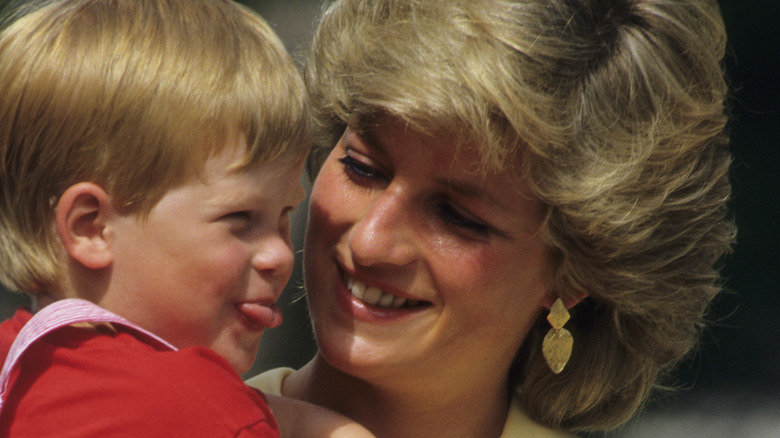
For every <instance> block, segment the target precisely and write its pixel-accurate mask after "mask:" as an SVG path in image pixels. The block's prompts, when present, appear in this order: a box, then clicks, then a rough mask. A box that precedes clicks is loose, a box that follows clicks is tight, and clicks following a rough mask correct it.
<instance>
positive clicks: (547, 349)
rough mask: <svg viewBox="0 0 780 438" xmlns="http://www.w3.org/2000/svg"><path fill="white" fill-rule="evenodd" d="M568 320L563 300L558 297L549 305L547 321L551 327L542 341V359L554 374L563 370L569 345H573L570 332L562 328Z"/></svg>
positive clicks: (569, 355)
mask: <svg viewBox="0 0 780 438" xmlns="http://www.w3.org/2000/svg"><path fill="white" fill-rule="evenodd" d="M568 320H569V312H567V311H566V306H564V305H563V301H561V299H560V298H558V299H557V300H555V303H553V305H552V307H550V314H549V315H548V316H547V321H549V322H550V325H551V326H552V328H551V329H550V331H549V332H547V335H546V336H545V337H544V341H542V354H543V355H544V360H545V361H547V366H549V367H550V370H551V371H552V372H553V373H555V374H558V373H560V372H561V371H563V367H565V366H566V362H568V361H569V357H571V347H572V346H573V345H574V338H573V337H572V336H571V333H569V331H568V330H566V329H565V328H563V325H564V324H566V321H568Z"/></svg>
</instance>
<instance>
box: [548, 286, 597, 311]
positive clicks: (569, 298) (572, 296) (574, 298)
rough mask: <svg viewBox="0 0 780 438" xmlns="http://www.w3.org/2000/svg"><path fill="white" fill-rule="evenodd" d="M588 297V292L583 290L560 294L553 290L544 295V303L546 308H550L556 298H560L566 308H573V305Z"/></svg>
mask: <svg viewBox="0 0 780 438" xmlns="http://www.w3.org/2000/svg"><path fill="white" fill-rule="evenodd" d="M587 297H588V294H586V293H585V292H582V291H578V290H577V291H573V292H571V293H568V294H566V295H558V294H555V293H553V292H550V293H548V294H547V295H545V296H544V300H543V301H542V305H543V306H544V308H545V309H547V310H550V308H551V307H552V305H553V304H554V303H555V300H557V299H558V298H560V299H561V301H563V306H564V307H566V309H567V310H568V309H571V308H572V307H574V306H576V305H577V304H579V302H580V301H582V300H584V299H585V298H587Z"/></svg>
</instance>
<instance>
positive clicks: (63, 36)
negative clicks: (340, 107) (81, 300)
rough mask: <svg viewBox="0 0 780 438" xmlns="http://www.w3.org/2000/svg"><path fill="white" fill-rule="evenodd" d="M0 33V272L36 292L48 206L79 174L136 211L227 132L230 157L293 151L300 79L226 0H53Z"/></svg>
mask: <svg viewBox="0 0 780 438" xmlns="http://www.w3.org/2000/svg"><path fill="white" fill-rule="evenodd" d="M8 21H9V24H8V25H7V26H6V27H5V28H4V29H3V31H2V34H0V90H2V98H0V121H2V122H0V196H1V197H2V198H0V266H1V268H0V282H2V283H4V284H5V285H6V286H8V287H9V288H11V289H14V290H18V291H27V292H37V291H40V290H42V289H44V288H46V287H48V286H50V285H52V284H54V283H55V281H56V277H57V275H58V271H59V269H60V265H61V263H62V260H61V250H60V246H61V245H60V243H59V239H58V238H57V236H56V233H54V232H53V226H52V224H53V218H54V214H55V212H54V206H55V205H56V201H57V199H58V198H59V196H60V195H61V194H62V193H63V192H64V191H65V190H66V189H67V188H68V187H69V186H71V185H73V184H75V183H77V182H80V181H91V182H95V183H97V184H99V185H101V186H102V187H103V188H104V189H106V190H107V191H108V193H109V194H111V195H112V198H113V199H114V200H115V201H116V203H117V204H118V205H117V207H120V208H125V209H128V211H137V212H140V213H142V214H145V213H148V211H149V210H150V209H151V208H152V207H153V206H154V205H155V204H156V203H157V201H159V199H160V198H161V197H162V196H163V195H164V194H165V193H166V192H167V191H168V190H170V189H171V188H173V187H174V186H175V185H176V184H179V183H182V182H183V181H184V180H186V179H187V178H190V177H192V176H194V175H196V174H197V173H198V172H199V171H200V170H201V169H202V166H203V164H204V163H205V162H206V160H207V159H208V157H209V156H211V155H212V154H214V153H217V152H219V151H220V149H221V148H223V147H225V145H226V140H227V138H228V136H230V135H234V134H236V133H239V134H242V135H244V136H246V140H247V144H248V148H247V151H246V154H245V156H244V158H243V161H242V162H240V163H236V169H237V170H240V169H242V168H244V167H246V166H252V165H255V164H258V163H263V162H268V161H271V160H273V159H275V158H277V157H279V156H281V155H282V154H284V153H285V151H288V150H298V151H300V152H299V153H301V154H305V153H306V151H307V150H308V147H309V146H310V142H311V138H310V136H311V124H310V118H309V114H308V104H307V100H306V93H305V91H304V87H303V80H302V79H301V77H300V74H299V72H298V70H297V67H296V66H295V64H294V63H293V62H292V59H291V58H290V56H289V55H288V54H287V52H286V51H285V49H284V47H283V45H282V43H281V41H279V39H278V38H277V36H276V35H275V34H274V33H273V31H272V30H271V28H270V27H269V26H268V25H267V23H265V21H263V20H262V19H261V18H260V17H259V16H257V15H256V14H255V13H253V12H251V11H250V10H249V9H247V8H245V7H243V6H240V5H238V4H236V3H233V2H231V1H227V0H61V1H45V2H37V3H35V4H32V5H27V6H25V7H23V9H20V11H19V12H17V13H16V14H15V15H14V16H12V17H11V19H9V20H8Z"/></svg>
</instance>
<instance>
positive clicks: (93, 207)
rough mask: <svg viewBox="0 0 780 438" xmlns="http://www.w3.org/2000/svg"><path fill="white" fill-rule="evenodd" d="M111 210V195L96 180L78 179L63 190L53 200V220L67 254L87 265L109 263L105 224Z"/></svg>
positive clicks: (101, 266) (97, 265) (110, 254)
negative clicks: (55, 215)
mask: <svg viewBox="0 0 780 438" xmlns="http://www.w3.org/2000/svg"><path fill="white" fill-rule="evenodd" d="M113 214H114V208H113V205H112V204H111V197H110V196H109V195H108V193H106V191H105V190H103V188H102V187H100V186H99V185H97V184H94V183H90V182H81V183H78V184H74V185H72V186H70V187H68V189H67V190H65V193H63V194H62V196H61V197H60V199H59V201H58V202H57V217H56V223H57V233H58V234H59V236H60V240H61V241H62V244H63V246H64V247H65V251H66V252H67V253H68V255H69V256H70V258H72V259H73V260H76V261H78V262H79V263H81V264H82V265H84V266H85V267H87V268H89V269H102V268H105V267H107V266H109V265H110V264H111V263H112V261H113V255H112V252H111V247H110V245H109V244H108V241H107V240H106V225H107V222H108V219H109V218H110V217H111V215H113Z"/></svg>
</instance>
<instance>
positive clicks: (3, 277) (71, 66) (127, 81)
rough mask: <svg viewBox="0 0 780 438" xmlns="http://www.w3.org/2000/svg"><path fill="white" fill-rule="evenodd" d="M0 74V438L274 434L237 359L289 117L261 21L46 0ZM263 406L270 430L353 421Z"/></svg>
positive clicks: (207, 1) (267, 272)
mask: <svg viewBox="0 0 780 438" xmlns="http://www.w3.org/2000/svg"><path fill="white" fill-rule="evenodd" d="M0 89H2V90H3V97H2V99H0V121H2V123H0V187H1V188H0V190H1V192H0V193H2V194H1V195H0V222H1V223H0V282H2V283H4V284H5V285H7V286H8V287H9V288H11V289H14V290H17V291H24V292H27V293H29V294H31V295H32V296H33V298H34V303H35V306H34V308H33V309H32V312H30V311H28V310H19V311H18V312H17V313H16V315H15V316H14V317H13V318H12V319H11V320H9V321H7V322H5V323H3V324H2V326H0V343H1V345H0V359H5V358H6V356H8V359H7V360H6V365H5V367H4V371H3V375H2V376H0V379H1V380H2V382H1V385H2V386H0V389H2V394H1V395H0V398H1V399H2V403H3V404H2V412H1V413H0V436H4V437H16V436H24V437H30V436H59V437H64V436H74V437H75V436H78V437H91V436H101V437H103V436H111V437H119V436H128V437H141V436H143V437H155V436H208V437H218V436H229V437H237V436H242V437H243V436H253V437H254V436H259V437H273V436H278V435H279V431H278V429H277V424H276V422H275V420H274V417H273V415H272V413H271V411H270V410H269V408H268V405H267V404H266V399H265V397H264V396H263V394H261V393H259V392H257V391H255V390H253V389H250V388H248V387H247V386H246V385H244V383H243V382H242V381H241V378H240V377H239V374H240V373H243V372H245V371H247V370H248V369H249V367H250V366H251V364H252V362H253V361H254V358H255V354H256V352H257V349H258V343H259V340H260V336H261V334H262V332H263V329H265V328H267V327H275V326H278V325H279V324H280V323H281V318H282V315H281V313H280V311H279V308H278V307H276V305H275V304H274V303H275V301H276V299H277V298H278V297H279V294H280V293H281V291H282V289H283V287H284V285H285V283H286V282H287V280H288V279H289V277H290V274H291V271H292V266H293V255H292V250H291V242H290V236H289V231H290V230H289V228H290V223H289V221H290V218H289V215H290V212H291V210H293V208H294V207H295V206H296V204H298V203H299V202H300V201H301V199H302V198H303V196H304V193H303V190H302V188H301V185H300V183H299V176H300V172H301V167H302V163H303V159H304V156H305V155H306V153H307V151H308V145H309V143H310V127H309V122H308V121H307V120H308V117H307V111H306V110H307V108H306V102H305V98H304V90H303V84H302V81H301V80H300V78H299V75H298V72H297V70H296V68H295V65H294V64H293V62H292V60H291V59H290V57H289V55H288V54H287V53H286V51H285V50H284V48H283V46H282V44H281V42H280V41H279V40H278V38H277V37H276V36H275V35H274V33H273V32H272V31H271V30H270V28H269V27H268V25H267V24H266V23H265V22H264V21H262V19H261V18H259V17H258V16H257V15H255V14H253V13H252V12H250V11H249V10H248V9H246V8H244V7H241V6H239V5H237V4H235V3H232V2H230V1H228V0H197V1H194V0H165V1H160V0H61V1H48V2H46V3H45V4H43V5H38V6H37V7H35V8H32V9H30V10H27V11H25V12H24V13H23V14H20V15H19V16H18V17H16V19H15V20H14V21H12V22H11V24H10V25H8V27H6V28H5V29H4V30H3V32H2V34H0ZM14 340H16V344H14V346H13V347H12V346H11V343H12V342H14ZM9 350H10V352H9ZM274 403H276V404H275V405H274V410H275V411H277V412H276V413H278V414H280V417H279V418H280V420H282V419H285V420H286V421H288V423H289V424H288V423H285V424H280V427H281V429H282V431H283V432H286V435H290V434H292V433H293V432H294V431H305V432H304V433H306V434H308V435H309V436H315V435H323V436H324V435H327V434H329V433H331V432H334V433H335V432H338V431H339V430H341V431H345V430H346V431H351V432H355V434H356V435H360V433H361V431H362V430H361V429H360V428H359V426H357V425H355V424H351V423H349V421H347V420H346V419H344V418H343V417H338V416H335V415H331V414H330V413H329V412H327V411H324V410H318V408H314V407H312V406H309V405H303V404H301V403H299V402H293V401H289V400H283V399H274ZM287 419H289V420H287ZM293 422H294V424H292V423H293Z"/></svg>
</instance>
